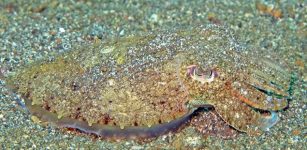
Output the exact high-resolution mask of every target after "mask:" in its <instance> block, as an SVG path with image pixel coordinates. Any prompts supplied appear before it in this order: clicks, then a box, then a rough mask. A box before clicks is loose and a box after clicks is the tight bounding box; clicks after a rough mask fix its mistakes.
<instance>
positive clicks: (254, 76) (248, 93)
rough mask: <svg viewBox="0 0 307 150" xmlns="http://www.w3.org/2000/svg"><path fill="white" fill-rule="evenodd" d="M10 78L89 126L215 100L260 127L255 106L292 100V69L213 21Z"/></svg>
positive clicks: (159, 119)
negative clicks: (243, 45) (260, 55)
mask: <svg viewBox="0 0 307 150" xmlns="http://www.w3.org/2000/svg"><path fill="white" fill-rule="evenodd" d="M191 65H192V70H191ZM7 82H8V84H9V85H11V86H12V88H13V89H14V90H15V91H16V92H17V93H19V94H20V95H22V97H23V98H25V100H26V102H27V104H28V107H31V106H29V105H30V103H31V105H32V106H35V107H37V108H39V107H40V108H43V109H44V110H47V111H49V112H52V114H53V115H56V116H57V118H58V119H61V118H70V119H75V120H79V121H82V122H86V123H87V124H88V128H90V127H91V126H93V125H94V126H95V125H105V126H113V127H119V128H120V129H125V128H127V127H142V128H146V127H148V128H149V127H151V126H154V125H157V124H164V123H168V122H170V121H172V120H175V119H178V118H180V117H182V116H184V115H185V114H188V113H191V112H193V111H194V110H195V109H196V108H198V107H200V106H203V105H208V104H209V105H212V106H213V107H214V108H215V110H216V111H217V113H218V114H219V115H220V116H221V117H222V118H223V120H224V121H226V122H227V123H228V124H229V125H231V126H233V127H234V128H236V129H238V130H240V131H244V132H248V133H251V134H253V133H258V132H259V130H258V128H259V127H261V128H262V127H263V128H266V126H267V125H264V124H261V122H262V120H263V119H267V118H265V117H263V116H262V115H261V114H260V113H259V112H257V111H255V110H254V108H257V109H263V110H270V111H275V110H280V109H283V108H284V107H286V106H287V100H286V96H287V92H286V91H285V90H287V84H288V76H287V74H286V73H285V72H284V71H283V70H282V69H279V68H278V67H277V65H274V63H271V62H269V61H265V60H262V59H261V60H260V59H252V58H251V57H250V56H249V55H248V54H246V53H245V52H244V51H243V50H240V48H239V47H238V46H237V44H236V43H235V41H234V39H233V38H232V35H231V34H230V33H228V31H227V30H226V29H225V28H222V27H218V26H208V27H198V28H193V29H187V30H176V31H173V32H171V31H169V32H163V33H161V34H148V35H145V36H131V37H126V38H121V39H112V40H109V41H105V42H102V43H98V44H93V45H90V46H83V47H77V48H76V50H72V51H70V52H68V53H65V54H63V55H60V56H57V57H55V58H54V59H53V60H49V61H41V62H37V63H35V64H33V65H30V66H28V67H25V69H22V70H21V71H19V72H17V74H15V75H13V76H10V77H8V79H7ZM268 95H270V97H269V98H268ZM30 111H31V110H30ZM32 111H33V112H34V111H35V108H34V107H33V109H32ZM35 112H36V114H38V116H40V115H43V114H40V112H41V113H43V112H42V111H38V110H37V111H35ZM49 117H50V116H49ZM41 118H43V117H41ZM45 118H48V116H47V115H46V116H45ZM47 120H48V119H47ZM50 120H51V122H53V121H56V120H55V119H50ZM50 120H49V121H50ZM64 121H65V119H64ZM72 124H73V123H72Z"/></svg>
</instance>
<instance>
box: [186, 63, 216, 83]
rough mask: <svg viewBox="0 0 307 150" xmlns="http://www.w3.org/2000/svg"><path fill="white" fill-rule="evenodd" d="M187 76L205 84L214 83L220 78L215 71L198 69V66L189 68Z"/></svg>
mask: <svg viewBox="0 0 307 150" xmlns="http://www.w3.org/2000/svg"><path fill="white" fill-rule="evenodd" d="M187 75H188V76H190V77H191V78H192V79H193V80H196V81H199V82H200V83H202V84H204V83H210V82H212V81H213V80H214V78H216V77H217V76H218V73H217V71H216V70H215V69H208V70H203V69H202V68H199V67H197V65H191V66H188V67H187Z"/></svg>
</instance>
